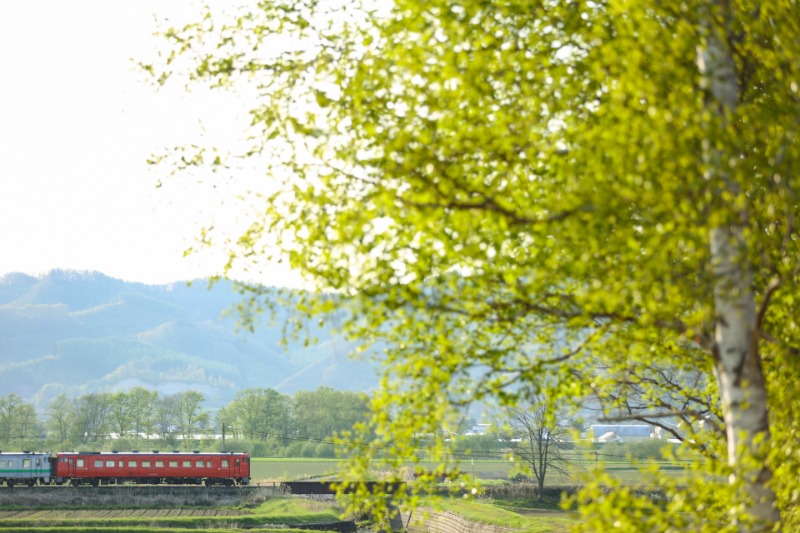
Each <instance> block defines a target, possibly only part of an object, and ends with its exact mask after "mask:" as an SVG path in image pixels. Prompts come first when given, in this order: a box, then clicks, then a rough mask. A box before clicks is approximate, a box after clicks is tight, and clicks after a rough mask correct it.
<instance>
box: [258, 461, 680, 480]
mask: <svg viewBox="0 0 800 533" xmlns="http://www.w3.org/2000/svg"><path fill="white" fill-rule="evenodd" d="M641 464H643V465H658V467H659V469H660V470H662V471H667V472H669V473H670V474H676V475H678V474H680V473H682V472H683V469H684V465H682V464H680V463H675V462H669V461H655V460H653V461H643V462H642V463H641ZM337 465H338V461H337V460H336V459H285V458H274V459H255V458H254V459H252V460H251V464H250V470H251V472H250V477H251V479H252V482H253V483H254V484H258V483H265V482H278V481H293V480H299V479H309V478H317V477H323V476H328V475H333V476H334V477H335V471H336V467H337ZM422 466H423V467H425V468H433V467H434V466H435V465H434V464H433V463H430V464H423V465H422ZM598 466H602V467H603V468H605V470H606V471H607V472H608V473H610V474H611V475H612V476H614V477H616V478H618V479H620V480H623V481H626V482H630V483H639V482H641V481H642V479H641V473H640V472H639V470H638V468H637V465H636V464H635V463H634V462H632V461H629V460H615V461H606V462H604V463H599V462H598V463H595V462H594V461H593V460H591V459H583V460H580V461H572V462H570V463H569V464H568V466H567V470H568V472H569V476H564V475H561V474H559V473H556V472H553V473H552V474H549V475H548V476H547V483H546V484H547V485H551V486H563V485H574V484H580V483H582V482H583V481H585V480H587V479H592V478H593V477H594V474H595V471H596V468H597V467H598ZM460 468H461V470H462V472H464V473H465V474H466V475H467V476H474V478H475V479H476V480H482V481H491V480H507V479H509V478H510V477H511V476H512V475H514V474H515V473H516V470H515V467H514V464H513V463H511V462H510V461H501V460H480V461H477V460H476V461H465V462H462V463H461V465H460Z"/></svg>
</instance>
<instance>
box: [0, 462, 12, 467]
mask: <svg viewBox="0 0 800 533" xmlns="http://www.w3.org/2000/svg"><path fill="white" fill-rule="evenodd" d="M4 466H6V462H5V461H0V468H3V467H4ZM9 466H10V465H9Z"/></svg>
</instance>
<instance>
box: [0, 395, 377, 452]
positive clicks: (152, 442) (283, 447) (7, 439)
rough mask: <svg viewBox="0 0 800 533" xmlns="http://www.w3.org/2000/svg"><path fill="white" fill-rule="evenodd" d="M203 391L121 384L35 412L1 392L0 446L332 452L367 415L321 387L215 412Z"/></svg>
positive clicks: (354, 402)
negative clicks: (122, 387) (224, 446)
mask: <svg viewBox="0 0 800 533" xmlns="http://www.w3.org/2000/svg"><path fill="white" fill-rule="evenodd" d="M205 402H206V398H205V395H204V394H203V393H202V392H199V391H194V390H187V391H181V392H178V393H175V394H168V395H161V394H159V393H158V391H155V390H150V389H146V388H144V387H134V388H132V389H130V390H127V391H117V392H100V393H90V394H85V395H82V396H79V397H75V398H70V397H68V396H67V395H65V394H61V395H59V396H57V397H55V398H54V399H53V400H51V401H50V403H49V404H48V405H47V407H46V408H45V409H44V412H43V413H41V414H39V413H37V411H36V408H35V407H34V405H33V404H32V403H30V402H27V401H26V400H24V399H23V398H21V397H20V396H18V395H16V394H9V395H7V396H3V397H0V446H2V448H1V449H3V450H19V449H44V448H48V449H49V448H52V449H58V450H70V449H92V450H104V449H109V450H110V449H115V450H121V451H124V450H133V449H138V448H141V447H145V448H146V449H150V448H152V449H157V448H159V447H161V448H170V449H198V448H202V449H218V448H219V447H220V446H221V443H220V440H221V438H222V436H223V434H224V435H225V438H226V440H227V442H228V444H229V447H235V448H236V449H238V450H246V451H250V452H251V453H254V455H277V456H282V455H301V456H333V445H332V443H331V442H330V439H331V438H332V436H333V435H334V434H336V433H338V432H341V431H345V430H348V429H350V428H351V427H353V425H354V424H356V423H357V422H360V421H363V420H365V419H366V417H367V413H368V410H367V402H366V399H365V398H364V397H363V396H362V395H361V394H359V393H355V392H347V391H337V390H333V389H331V388H328V387H320V388H318V389H317V390H315V391H301V392H297V393H295V394H294V395H287V394H281V393H279V392H277V391H275V390H274V389H262V388H251V389H245V390H242V391H239V392H238V393H237V394H236V397H235V398H234V399H233V401H231V402H230V403H229V404H227V405H225V406H224V407H222V408H221V409H219V410H218V411H216V412H212V411H211V410H210V409H208V408H206V407H205V405H204V404H205Z"/></svg>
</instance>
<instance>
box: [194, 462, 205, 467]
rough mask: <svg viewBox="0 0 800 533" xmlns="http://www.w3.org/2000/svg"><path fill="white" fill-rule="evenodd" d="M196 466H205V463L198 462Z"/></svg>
mask: <svg viewBox="0 0 800 533" xmlns="http://www.w3.org/2000/svg"><path fill="white" fill-rule="evenodd" d="M194 465H195V466H203V461H197V462H196V463H195V464H194Z"/></svg>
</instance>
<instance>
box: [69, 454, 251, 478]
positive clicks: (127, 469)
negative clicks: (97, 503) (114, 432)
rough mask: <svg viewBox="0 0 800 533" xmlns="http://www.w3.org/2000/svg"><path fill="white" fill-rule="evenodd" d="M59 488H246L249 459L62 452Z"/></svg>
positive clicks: (217, 456)
mask: <svg viewBox="0 0 800 533" xmlns="http://www.w3.org/2000/svg"><path fill="white" fill-rule="evenodd" d="M55 481H56V484H59V485H61V484H64V483H67V482H68V483H70V484H72V485H94V486H97V485H109V484H119V483H147V484H176V485H200V484H205V485H206V486H209V485H247V484H248V483H249V482H250V456H249V455H248V454H246V453H234V452H216V453H215V452H212V453H202V452H158V451H153V452H138V451H134V452H59V453H58V454H57V455H56V458H55Z"/></svg>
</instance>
